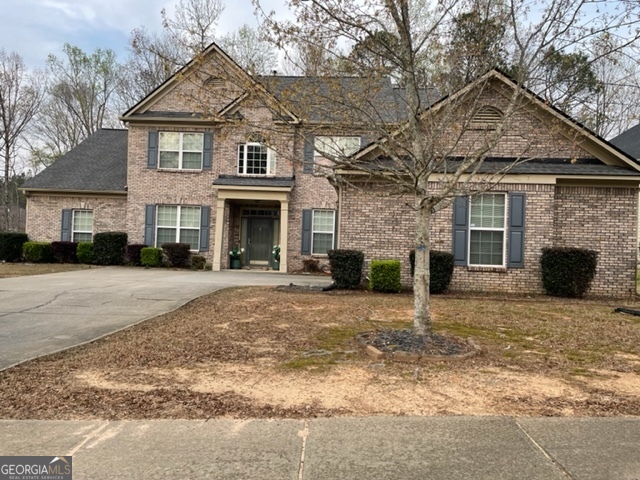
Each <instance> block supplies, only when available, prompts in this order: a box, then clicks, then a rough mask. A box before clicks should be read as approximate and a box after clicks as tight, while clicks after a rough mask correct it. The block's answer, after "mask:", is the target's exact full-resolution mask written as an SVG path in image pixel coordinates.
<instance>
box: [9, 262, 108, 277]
mask: <svg viewBox="0 0 640 480" xmlns="http://www.w3.org/2000/svg"><path fill="white" fill-rule="evenodd" d="M87 268H97V267H92V266H91V265H79V264H71V263H0V278H12V277H23V276H25V275H44V274H45V273H60V272H71V271H74V270H86V269H87Z"/></svg>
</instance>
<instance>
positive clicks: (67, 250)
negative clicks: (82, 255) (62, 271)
mask: <svg viewBox="0 0 640 480" xmlns="http://www.w3.org/2000/svg"><path fill="white" fill-rule="evenodd" d="M77 250H78V245H77V244H76V243H74V242H51V252H52V254H53V259H54V260H55V261H56V262H58V263H78V256H77V254H76V252H77Z"/></svg>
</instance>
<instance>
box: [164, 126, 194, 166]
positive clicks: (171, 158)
mask: <svg viewBox="0 0 640 480" xmlns="http://www.w3.org/2000/svg"><path fill="white" fill-rule="evenodd" d="M203 147H204V135H203V134H202V133H182V132H160V133H159V138H158V150H159V163H158V167H159V168H175V169H179V170H202V158H203V150H204V148H203Z"/></svg>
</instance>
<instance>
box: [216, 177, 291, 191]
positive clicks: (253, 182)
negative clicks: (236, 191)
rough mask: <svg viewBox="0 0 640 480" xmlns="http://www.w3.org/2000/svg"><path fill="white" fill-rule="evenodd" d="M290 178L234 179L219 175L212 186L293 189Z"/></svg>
mask: <svg viewBox="0 0 640 480" xmlns="http://www.w3.org/2000/svg"><path fill="white" fill-rule="evenodd" d="M294 183H295V182H294V179H293V178H292V177H271V178H262V177H236V176H233V175H220V177H218V178H217V179H216V180H214V181H213V184H214V185H226V186H237V187H290V188H291V187H293V185H294Z"/></svg>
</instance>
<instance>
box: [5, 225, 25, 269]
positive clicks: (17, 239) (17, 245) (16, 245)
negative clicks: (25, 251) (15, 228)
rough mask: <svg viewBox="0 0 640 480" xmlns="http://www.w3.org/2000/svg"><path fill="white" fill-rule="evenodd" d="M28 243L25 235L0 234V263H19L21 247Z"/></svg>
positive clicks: (13, 233) (16, 233)
mask: <svg viewBox="0 0 640 480" xmlns="http://www.w3.org/2000/svg"><path fill="white" fill-rule="evenodd" d="M28 241H29V237H28V236H27V234H26V233H18V232H0V262H19V261H20V260H21V259H22V246H23V245H24V244H25V243H26V242H28Z"/></svg>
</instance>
